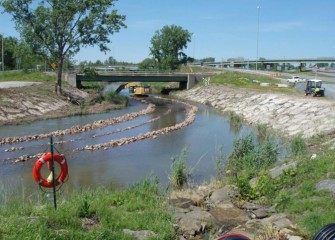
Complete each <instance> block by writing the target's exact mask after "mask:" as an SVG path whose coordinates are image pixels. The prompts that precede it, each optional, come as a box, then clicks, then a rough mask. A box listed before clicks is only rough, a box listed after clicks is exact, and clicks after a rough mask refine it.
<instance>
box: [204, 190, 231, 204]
mask: <svg viewBox="0 0 335 240" xmlns="http://www.w3.org/2000/svg"><path fill="white" fill-rule="evenodd" d="M209 199H210V201H211V202H213V203H214V204H218V203H222V202H228V201H230V197H229V186H224V187H223V188H221V189H218V190H216V191H214V192H213V193H212V195H211V196H210V198H209Z"/></svg>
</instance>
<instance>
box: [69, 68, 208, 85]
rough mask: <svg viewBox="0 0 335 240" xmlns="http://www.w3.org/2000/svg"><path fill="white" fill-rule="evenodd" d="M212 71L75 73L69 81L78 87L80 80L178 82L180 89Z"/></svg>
mask: <svg viewBox="0 0 335 240" xmlns="http://www.w3.org/2000/svg"><path fill="white" fill-rule="evenodd" d="M210 75H213V73H164V72H163V73H157V72H155V73H152V72H117V71H115V72H109V73H106V74H103V75H94V76H89V75H81V74H75V75H74V76H72V77H70V78H72V79H71V80H70V81H69V82H70V83H71V85H73V86H75V87H77V88H80V87H81V86H82V85H81V83H82V82H108V83H112V82H123V83H124V82H178V83H179V87H180V88H181V89H186V88H190V87H192V86H193V85H195V84H197V83H198V82H201V81H202V80H203V78H205V77H208V76H210Z"/></svg>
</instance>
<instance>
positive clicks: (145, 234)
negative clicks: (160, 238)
mask: <svg viewBox="0 0 335 240" xmlns="http://www.w3.org/2000/svg"><path fill="white" fill-rule="evenodd" d="M123 232H124V233H125V234H127V235H131V236H133V237H134V238H135V239H138V240H146V239H149V238H152V237H157V234H156V233H154V232H152V231H148V230H141V231H133V230H130V229H123Z"/></svg>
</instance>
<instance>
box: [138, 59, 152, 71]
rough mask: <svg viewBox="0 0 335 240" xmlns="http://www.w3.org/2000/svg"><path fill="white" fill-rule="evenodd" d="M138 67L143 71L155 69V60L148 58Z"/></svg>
mask: <svg viewBox="0 0 335 240" xmlns="http://www.w3.org/2000/svg"><path fill="white" fill-rule="evenodd" d="M138 67H139V68H140V69H141V70H150V69H154V68H155V59H153V58H146V59H144V60H143V61H142V62H140V63H139V65H138Z"/></svg>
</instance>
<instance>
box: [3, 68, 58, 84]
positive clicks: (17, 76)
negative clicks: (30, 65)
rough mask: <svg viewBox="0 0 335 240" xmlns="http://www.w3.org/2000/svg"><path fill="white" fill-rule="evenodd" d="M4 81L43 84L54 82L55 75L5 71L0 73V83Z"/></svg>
mask: <svg viewBox="0 0 335 240" xmlns="http://www.w3.org/2000/svg"><path fill="white" fill-rule="evenodd" d="M6 81H29V82H44V81H56V75H55V74H52V73H50V74H45V73H43V72H24V71H7V72H0V82H6Z"/></svg>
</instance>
